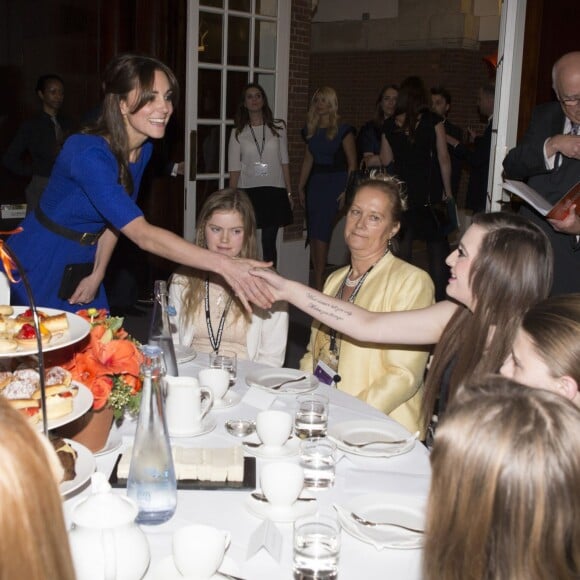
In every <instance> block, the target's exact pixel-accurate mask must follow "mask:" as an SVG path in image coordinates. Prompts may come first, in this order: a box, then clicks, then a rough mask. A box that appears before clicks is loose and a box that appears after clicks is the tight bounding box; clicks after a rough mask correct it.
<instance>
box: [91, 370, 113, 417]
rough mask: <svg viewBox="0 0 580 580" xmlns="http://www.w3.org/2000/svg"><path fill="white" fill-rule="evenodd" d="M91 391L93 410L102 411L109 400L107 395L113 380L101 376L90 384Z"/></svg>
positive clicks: (111, 387) (111, 388) (109, 392)
mask: <svg viewBox="0 0 580 580" xmlns="http://www.w3.org/2000/svg"><path fill="white" fill-rule="evenodd" d="M91 390H92V391H93V399H94V400H93V409H94V410H95V411H98V410H99V409H102V408H103V407H104V406H105V405H106V404H107V401H108V399H109V395H110V394H111V391H112V390H113V379H112V378H111V377H107V376H102V377H97V378H96V379H95V380H94V381H93V382H92V383H91Z"/></svg>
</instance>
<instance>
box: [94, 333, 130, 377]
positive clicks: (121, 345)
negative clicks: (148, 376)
mask: <svg viewBox="0 0 580 580" xmlns="http://www.w3.org/2000/svg"><path fill="white" fill-rule="evenodd" d="M95 353H96V357H97V360H98V361H99V362H100V363H101V364H102V365H103V366H104V367H106V368H107V369H108V372H109V373H110V374H123V373H129V374H130V375H138V374H139V365H140V364H141V353H140V352H139V350H138V349H137V347H136V346H135V344H134V343H132V342H131V341H130V340H111V341H110V342H107V343H106V344H99V345H98V346H97V349H96V351H95Z"/></svg>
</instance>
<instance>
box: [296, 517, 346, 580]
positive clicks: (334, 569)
mask: <svg viewBox="0 0 580 580" xmlns="http://www.w3.org/2000/svg"><path fill="white" fill-rule="evenodd" d="M339 554H340V525H339V523H338V521H337V520H336V518H335V517H333V516H327V515H313V516H306V517H304V518H300V519H298V520H296V522H295V523H294V558H293V565H292V568H293V571H294V580H322V579H324V580H333V579H335V578H338V559H339Z"/></svg>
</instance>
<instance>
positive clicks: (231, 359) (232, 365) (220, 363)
mask: <svg viewBox="0 0 580 580" xmlns="http://www.w3.org/2000/svg"><path fill="white" fill-rule="evenodd" d="M209 366H210V368H212V369H225V370H227V371H228V372H229V373H230V385H233V384H234V383H235V382H236V376H237V370H238V360H237V356H236V353H235V352H234V351H233V350H218V351H217V352H210V353H209Z"/></svg>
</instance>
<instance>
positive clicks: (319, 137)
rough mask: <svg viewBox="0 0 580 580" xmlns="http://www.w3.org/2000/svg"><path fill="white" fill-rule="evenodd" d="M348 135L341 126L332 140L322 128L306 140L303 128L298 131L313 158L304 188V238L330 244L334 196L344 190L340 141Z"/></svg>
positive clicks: (348, 128) (344, 168)
mask: <svg viewBox="0 0 580 580" xmlns="http://www.w3.org/2000/svg"><path fill="white" fill-rule="evenodd" d="M349 133H352V134H354V133H355V130H354V128H353V127H351V126H350V125H347V124H344V123H343V124H341V125H339V127H338V133H337V134H336V136H335V137H334V138H333V139H328V137H327V136H326V129H318V130H317V131H316V133H315V134H314V135H312V137H310V138H309V139H308V138H306V129H302V137H303V138H304V140H305V141H306V143H307V144H308V150H309V151H310V153H311V154H312V157H313V158H314V164H313V166H312V170H311V171H310V176H309V178H308V183H307V185H306V216H307V222H308V239H311V240H321V241H323V242H327V243H328V242H330V238H331V236H332V228H333V226H334V220H335V217H336V212H337V211H338V197H339V195H340V194H341V193H342V192H343V191H344V190H345V187H346V179H347V176H348V164H347V160H346V155H345V153H344V149H343V147H342V141H343V139H344V138H345V137H346V136H347V135H348V134H349Z"/></svg>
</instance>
